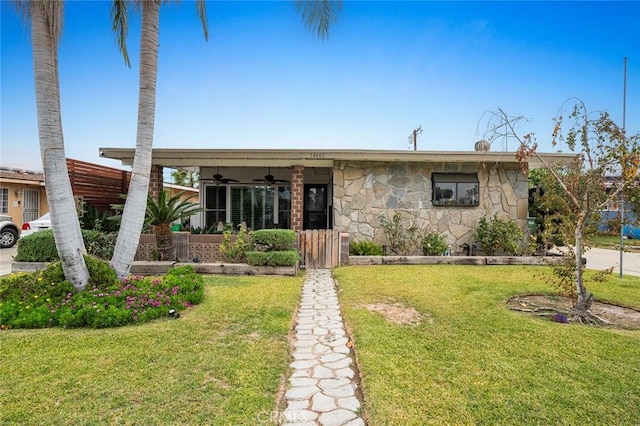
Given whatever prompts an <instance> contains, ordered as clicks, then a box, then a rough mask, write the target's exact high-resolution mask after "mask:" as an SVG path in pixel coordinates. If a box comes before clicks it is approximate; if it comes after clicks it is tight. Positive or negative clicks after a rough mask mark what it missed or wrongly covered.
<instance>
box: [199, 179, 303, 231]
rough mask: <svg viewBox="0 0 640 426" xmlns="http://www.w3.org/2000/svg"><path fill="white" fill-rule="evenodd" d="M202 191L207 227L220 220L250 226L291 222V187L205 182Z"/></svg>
mask: <svg viewBox="0 0 640 426" xmlns="http://www.w3.org/2000/svg"><path fill="white" fill-rule="evenodd" d="M205 191H206V193H205V218H206V227H207V228H211V227H214V228H215V227H217V226H218V224H219V223H220V222H222V223H223V224H227V223H231V224H233V227H234V228H236V227H237V226H239V225H241V224H242V223H245V224H246V225H247V227H248V228H250V229H270V228H285V229H288V228H289V227H290V225H291V218H290V216H291V187H288V186H271V185H257V186H250V185H234V186H230V185H208V186H207V187H206V190H205Z"/></svg>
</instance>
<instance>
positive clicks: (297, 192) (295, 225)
mask: <svg viewBox="0 0 640 426" xmlns="http://www.w3.org/2000/svg"><path fill="white" fill-rule="evenodd" d="M303 196H304V166H293V170H291V229H293V230H294V231H302V214H303V212H304V197H303Z"/></svg>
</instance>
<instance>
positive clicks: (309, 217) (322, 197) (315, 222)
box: [303, 184, 330, 229]
mask: <svg viewBox="0 0 640 426" xmlns="http://www.w3.org/2000/svg"><path fill="white" fill-rule="evenodd" d="M303 228H304V229H328V228H330V224H329V222H328V218H327V185H316V184H309V185H305V186H304V216H303Z"/></svg>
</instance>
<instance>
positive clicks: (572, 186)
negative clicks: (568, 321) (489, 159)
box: [498, 99, 640, 321]
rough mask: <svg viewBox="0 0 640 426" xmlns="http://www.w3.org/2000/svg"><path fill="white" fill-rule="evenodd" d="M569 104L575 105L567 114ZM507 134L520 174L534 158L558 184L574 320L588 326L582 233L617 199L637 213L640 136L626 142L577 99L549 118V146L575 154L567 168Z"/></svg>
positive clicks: (529, 140) (527, 140) (529, 139)
mask: <svg viewBox="0 0 640 426" xmlns="http://www.w3.org/2000/svg"><path fill="white" fill-rule="evenodd" d="M569 102H575V104H574V105H573V107H570V108H568V109H567V104H568V103H569ZM498 114H500V115H503V116H504V117H505V121H504V122H505V123H506V126H507V130H508V132H509V134H510V135H511V136H512V137H514V138H515V139H516V140H517V141H518V142H519V144H520V147H519V148H518V150H517V152H516V158H517V160H518V161H519V162H520V164H521V166H522V168H523V171H524V172H525V173H526V172H528V161H529V159H531V158H532V157H535V158H536V159H537V160H538V161H539V162H540V163H542V164H543V166H544V168H545V169H546V170H547V171H548V172H549V174H550V176H552V178H553V180H555V182H556V183H557V186H558V188H559V191H561V192H562V193H563V194H564V197H565V200H566V203H567V205H568V207H569V208H570V211H571V212H572V217H573V219H574V220H572V221H567V222H566V223H569V224H570V225H571V227H572V228H573V229H572V230H573V239H574V245H573V250H574V253H575V269H574V282H575V290H576V295H577V299H576V302H575V305H574V308H573V314H574V315H575V316H576V317H577V318H578V319H580V320H583V321H593V320H594V319H595V317H594V316H593V314H591V312H590V308H591V304H592V302H593V294H592V293H590V292H589V291H587V288H586V287H585V285H584V279H583V271H584V264H583V254H584V232H585V227H586V226H587V225H588V224H589V221H590V220H593V219H592V218H593V215H594V213H595V214H599V213H600V211H602V210H603V209H604V208H605V207H606V206H607V205H609V204H611V203H615V202H617V201H618V200H619V199H620V197H621V195H623V194H626V199H627V200H629V201H630V202H631V203H632V207H633V208H634V209H635V210H638V205H637V204H638V203H639V202H640V197H638V195H640V194H638V193H637V192H638V185H637V180H638V167H639V165H640V134H636V135H632V136H627V135H626V133H625V131H624V129H621V128H620V127H619V126H618V125H617V124H616V123H615V122H614V121H613V120H612V119H611V117H610V116H609V115H608V114H607V113H606V112H598V113H595V114H590V113H589V112H588V111H587V109H586V107H585V105H584V103H583V102H582V101H580V100H578V99H571V100H569V101H567V102H565V103H564V104H563V106H562V108H561V110H560V112H559V114H558V115H557V116H556V117H555V118H554V120H553V121H554V129H553V133H552V146H553V147H557V148H560V147H563V148H566V149H567V150H568V151H569V152H572V153H575V159H574V161H573V162H572V163H571V164H569V165H554V164H549V163H547V162H546V161H545V159H544V158H543V157H542V156H541V155H540V154H539V153H538V151H537V150H538V145H537V143H536V141H535V136H534V135H533V134H526V135H524V136H522V137H520V136H519V135H518V134H517V132H516V131H515V130H514V128H513V122H511V121H509V120H506V117H507V116H506V114H505V113H504V111H502V110H499V112H498Z"/></svg>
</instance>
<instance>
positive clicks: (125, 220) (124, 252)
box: [111, 0, 160, 278]
mask: <svg viewBox="0 0 640 426" xmlns="http://www.w3.org/2000/svg"><path fill="white" fill-rule="evenodd" d="M159 22H160V4H159V2H158V1H156V0H154V1H143V2H142V35H141V40H140V94H139V100H138V131H137V136H136V151H135V156H134V158H133V167H132V170H131V182H130V184H129V192H128V194H127V200H126V201H125V206H124V211H123V213H122V222H121V224H120V232H119V233H118V239H117V241H116V247H115V250H114V252H113V258H112V260H111V264H112V265H113V267H114V269H115V270H116V273H117V274H118V276H119V277H121V278H124V277H126V276H127V275H128V274H129V271H130V269H131V264H132V263H133V259H134V257H135V255H136V251H137V250H138V243H139V242H140V233H141V232H142V226H143V224H144V215H145V210H146V205H147V197H148V193H149V179H150V176H151V155H152V148H153V130H154V122H155V110H156V81H157V74H158V35H159Z"/></svg>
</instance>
